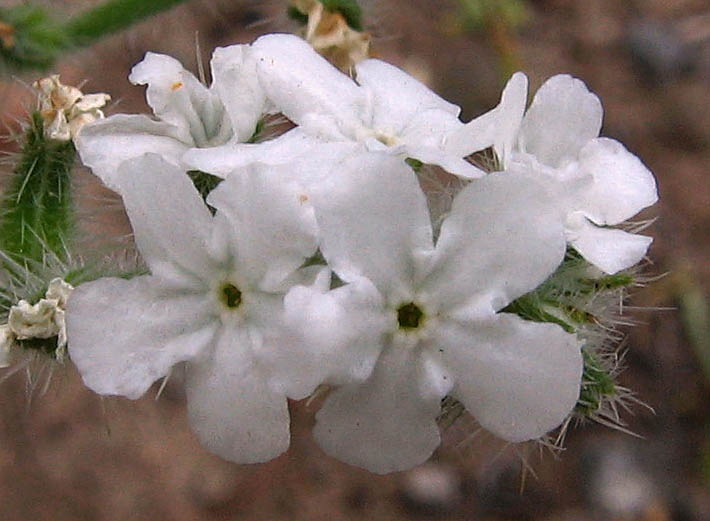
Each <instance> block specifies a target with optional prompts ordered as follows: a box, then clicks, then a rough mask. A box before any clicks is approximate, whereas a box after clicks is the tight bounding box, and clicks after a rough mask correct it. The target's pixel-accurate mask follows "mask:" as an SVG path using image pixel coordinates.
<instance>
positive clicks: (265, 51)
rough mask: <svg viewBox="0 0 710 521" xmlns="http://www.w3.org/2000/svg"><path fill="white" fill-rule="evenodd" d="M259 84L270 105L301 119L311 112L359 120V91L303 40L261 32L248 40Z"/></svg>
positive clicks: (289, 116) (352, 121)
mask: <svg viewBox="0 0 710 521" xmlns="http://www.w3.org/2000/svg"><path fill="white" fill-rule="evenodd" d="M252 51H253V52H254V56H255V59H256V60H257V71H258V73H259V79H260V81H261V84H262V87H263V88H264V90H265V92H266V93H267V97H268V98H269V99H270V100H271V102H272V103H273V105H274V107H275V108H276V109H277V110H279V111H280V112H282V113H283V114H284V115H286V117H288V118H289V119H290V120H292V121H295V122H296V123H299V124H300V123H301V121H302V120H303V118H304V116H305V115H306V114H308V113H311V112H315V113H318V114H326V115H331V116H336V117H337V118H338V119H339V120H342V121H345V122H349V123H354V122H356V121H357V122H359V116H358V114H359V112H360V111H361V110H362V107H364V97H363V93H362V92H360V89H359V87H358V86H357V85H356V84H355V82H354V81H352V80H351V79H350V78H349V77H348V76H346V75H345V74H343V73H342V72H340V71H339V70H338V69H336V68H335V67H333V66H332V65H331V64H330V63H329V62H328V61H327V60H326V59H325V58H323V57H322V56H320V55H319V54H318V53H317V52H316V51H315V50H314V49H313V47H311V46H310V45H309V44H308V43H307V42H306V41H305V40H302V39H301V38H298V37H297V36H292V35H287V34H269V35H266V36H262V37H261V38H259V39H258V40H256V41H255V42H254V43H253V44H252Z"/></svg>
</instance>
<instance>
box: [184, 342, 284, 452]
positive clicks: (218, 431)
mask: <svg viewBox="0 0 710 521" xmlns="http://www.w3.org/2000/svg"><path fill="white" fill-rule="evenodd" d="M266 382H267V374H266V373H265V372H264V370H263V369H262V368H261V367H260V366H259V365H258V364H256V363H255V361H254V358H253V355H252V353H251V339H250V335H249V332H248V331H247V330H246V329H237V328H223V329H222V331H221V334H220V338H219V341H218V342H217V345H216V348H215V350H214V352H213V353H212V356H210V357H208V358H206V359H204V360H201V361H199V362H193V363H190V364H188V366H187V380H186V382H185V389H186V391H187V410H188V415H189V418H190V425H191V426H192V429H193V430H194V431H195V433H196V434H197V437H198V438H199V439H200V441H201V442H202V443H203V444H204V445H205V447H207V449H208V450H210V451H211V452H213V453H215V454H217V455H218V456H220V457H221V458H224V459H227V460H229V461H234V462H236V463H261V462H264V461H268V460H270V459H273V458H275V457H276V456H278V455H279V454H282V453H283V452H285V451H286V450H287V449H288V445H289V414H288V406H287V402H286V397H285V396H284V395H282V394H276V393H274V392H272V391H271V389H269V387H268V385H267V383H266Z"/></svg>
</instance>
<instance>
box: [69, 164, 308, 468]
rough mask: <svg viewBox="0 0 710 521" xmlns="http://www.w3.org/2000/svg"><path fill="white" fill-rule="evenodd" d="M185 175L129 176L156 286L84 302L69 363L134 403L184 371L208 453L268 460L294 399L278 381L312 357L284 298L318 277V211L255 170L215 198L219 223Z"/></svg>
mask: <svg viewBox="0 0 710 521" xmlns="http://www.w3.org/2000/svg"><path fill="white" fill-rule="evenodd" d="M180 172H181V171H180V170H179V169H177V168H176V167H175V166H173V165H170V164H169V163H168V162H166V161H165V160H164V159H162V158H161V157H159V156H157V155H153V154H148V155H144V156H141V157H139V158H136V159H132V160H129V161H127V162H125V163H124V164H123V165H122V166H121V168H119V171H118V172H117V174H116V177H115V180H116V183H117V184H118V185H119V189H120V192H121V193H122V195H123V200H124V203H125V206H126V210H127V212H128V216H129V217H130V220H131V224H132V226H133V230H134V234H135V239H136V243H137V246H138V248H139V250H140V252H141V254H142V257H143V259H144V260H145V262H146V263H147V265H148V267H149V269H150V274H149V275H145V276H139V277H135V278H132V279H130V280H124V279H120V278H103V279H99V280H97V281H94V282H89V283H86V284H82V285H81V286H79V287H78V288H77V289H76V290H75V291H74V293H73V294H72V296H71V298H70V299H69V304H68V310H67V317H66V320H67V335H68V337H69V339H70V340H69V344H70V347H69V351H70V356H71V359H72V360H73V361H74V363H75V364H76V366H77V368H78V369H79V371H80V373H81V375H82V377H83V379H84V382H85V383H86V385H87V386H88V387H89V388H91V389H93V390H94V391H96V392H97V393H100V394H107V395H122V396H126V397H128V398H133V399H135V398H138V397H140V396H141V395H142V394H143V393H145V392H146V390H147V389H148V388H149V387H150V386H151V384H152V383H153V382H155V381H156V380H157V379H159V378H162V377H164V376H166V375H167V374H168V373H169V372H170V371H171V368H173V367H174V366H175V365H176V364H179V363H181V362H186V364H185V369H186V390H187V401H188V412H189V416H190V422H191V425H192V427H193V429H194V430H195V432H196V433H197V434H198V436H199V438H200V439H201V441H202V442H203V443H204V444H205V445H206V446H207V448H208V449H210V450H211V451H213V452H215V453H216V454H218V455H220V456H222V457H223V458H226V459H229V460H232V461H236V462H240V463H249V462H260V461H266V460H268V459H271V458H274V457H276V456H278V455H279V454H281V453H282V452H283V451H285V450H286V449H287V447H288V444H289V414H288V407H287V401H286V396H285V394H284V393H283V392H281V391H278V390H275V388H274V387H272V386H271V385H270V383H269V382H270V381H271V380H277V381H278V382H285V383H286V384H289V385H290V386H293V385H295V383H300V382H301V381H302V377H303V375H302V374H301V373H299V372H295V373H294V372H293V371H291V372H290V373H289V372H288V371H289V370H290V369H289V368H290V367H291V364H289V363H288V360H293V361H297V360H298V359H299V358H300V357H301V356H302V354H301V353H300V352H299V351H298V350H297V349H296V348H295V347H294V346H293V345H291V343H290V342H289V338H288V334H289V333H288V332H287V331H286V329H285V327H284V325H283V324H284V317H285V314H284V305H283V299H284V295H285V293H286V292H287V291H288V290H289V288H290V287H292V286H293V285H295V284H297V283H304V282H305V281H307V280H309V279H313V278H314V276H313V273H312V271H313V268H307V269H300V268H299V267H300V266H301V265H302V264H303V263H304V260H305V259H306V258H307V257H309V256H311V255H312V254H313V253H315V251H316V247H317V244H316V233H315V230H316V224H315V219H314V216H313V210H312V209H311V208H310V207H309V205H308V204H307V203H306V202H305V201H304V200H303V198H302V197H301V194H300V192H299V190H298V189H297V188H295V187H293V186H291V185H289V184H288V183H284V182H278V183H275V182H273V181H274V180H273V178H271V177H270V176H268V175H265V174H264V172H262V171H261V169H260V168H254V169H252V170H250V171H249V172H245V173H244V174H243V175H240V176H235V177H233V178H232V179H230V180H228V181H224V182H223V183H222V184H221V185H220V186H219V187H217V188H216V189H215V190H214V191H213V192H212V193H211V194H210V197H209V199H208V202H209V204H210V205H212V206H213V207H214V208H216V210H217V212H216V215H215V216H212V215H211V214H210V211H209V210H208V208H207V206H206V205H205V204H204V202H203V200H202V198H201V197H200V195H199V194H198V192H197V190H196V189H195V188H194V187H193V186H192V183H191V182H190V179H189V178H188V177H187V176H186V175H181V174H180ZM309 270H310V272H309ZM299 287H300V286H299ZM272 357H273V358H274V359H272ZM279 371H280V372H279ZM307 392H312V389H308V390H307Z"/></svg>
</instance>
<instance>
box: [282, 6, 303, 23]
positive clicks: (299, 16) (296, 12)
mask: <svg viewBox="0 0 710 521" xmlns="http://www.w3.org/2000/svg"><path fill="white" fill-rule="evenodd" d="M286 13H287V14H288V17H289V18H290V19H291V20H295V21H296V22H298V23H299V24H301V25H306V24H307V23H308V15H307V14H305V13H302V12H301V10H300V9H299V8H298V7H296V6H295V5H289V6H288V10H287V11H286Z"/></svg>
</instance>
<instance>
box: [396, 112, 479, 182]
mask: <svg viewBox="0 0 710 521" xmlns="http://www.w3.org/2000/svg"><path fill="white" fill-rule="evenodd" d="M462 126H463V124H462V123H461V122H460V121H459V120H458V118H457V117H455V116H452V115H451V114H450V113H448V112H444V111H441V110H428V111H425V112H421V113H419V114H417V115H416V116H414V117H413V118H412V119H411V121H410V122H409V123H408V124H407V126H406V127H405V128H404V130H403V131H402V133H401V135H400V136H399V138H400V140H401V142H402V143H403V145H404V147H405V149H406V155H407V157H413V158H414V159H418V160H419V161H421V162H422V163H425V164H428V165H438V166H440V167H441V168H443V169H444V170H446V171H448V172H449V173H451V174H454V175H458V176H461V177H465V178H475V177H481V176H483V175H485V172H483V171H482V170H480V169H479V168H477V167H475V166H474V165H472V164H471V163H469V162H467V161H465V160H464V159H463V157H464V156H465V155H468V154H460V155H457V154H456V153H452V152H450V151H449V150H448V149H447V147H446V140H447V136H449V135H450V134H451V133H452V132H454V131H455V129H458V128H461V127H462Z"/></svg>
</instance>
